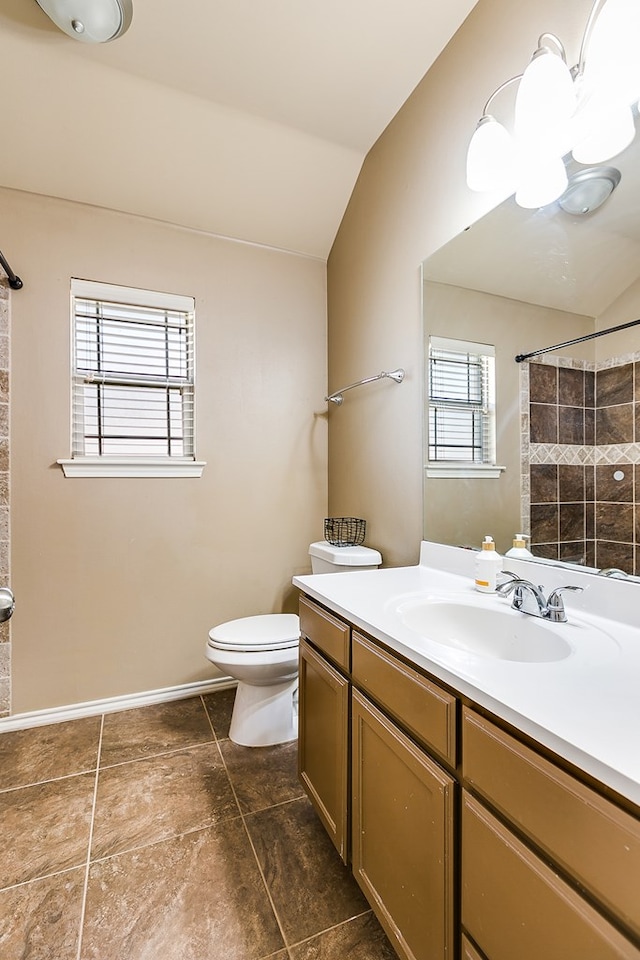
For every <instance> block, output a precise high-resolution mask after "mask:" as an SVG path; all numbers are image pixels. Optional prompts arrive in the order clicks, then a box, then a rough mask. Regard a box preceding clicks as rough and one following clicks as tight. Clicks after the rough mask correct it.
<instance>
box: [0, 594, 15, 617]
mask: <svg viewBox="0 0 640 960" xmlns="http://www.w3.org/2000/svg"><path fill="white" fill-rule="evenodd" d="M15 605H16V598H15V597H14V595H13V591H12V590H10V589H9V587H0V623H4V621H5V620H8V619H9V618H10V617H11V615H12V614H13V611H14V608H15Z"/></svg>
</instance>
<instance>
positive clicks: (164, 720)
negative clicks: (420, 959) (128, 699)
mask: <svg viewBox="0 0 640 960" xmlns="http://www.w3.org/2000/svg"><path fill="white" fill-rule="evenodd" d="M233 695H234V691H233V690H227V691H221V692H219V693H214V694H209V695H208V696H205V697H194V698H191V699H188V700H181V701H179V702H174V703H166V704H158V705H154V706H147V707H140V708H138V709H135V710H127V711H123V712H121V713H109V714H105V715H104V716H102V717H90V718H85V719H81V720H73V721H70V722H65V723H58V724H52V725H50V726H46V727H36V728H32V729H29V730H20V731H12V732H8V733H3V734H0V825H1V827H0V829H1V832H0V957H2V960H158V958H161V960H267V958H268V960H344V958H347V957H348V958H349V960H396V954H395V953H394V951H393V950H392V949H391V946H390V944H389V942H388V940H387V939H386V937H385V935H384V933H383V932H382V930H381V928H380V926H379V924H378V922H377V920H376V919H375V917H374V916H373V914H372V913H371V911H370V910H369V908H368V905H367V903H366V901H365V900H364V898H363V896H362V894H361V893H360V891H359V889H358V887H357V885H356V883H355V881H354V880H353V878H352V877H351V875H350V873H349V872H348V871H347V870H346V868H345V867H343V865H342V863H341V862H340V860H339V858H338V856H337V854H336V852H335V850H334V848H333V846H332V845H331V842H330V841H329V839H328V837H327V836H326V834H325V832H324V830H323V828H322V827H321V826H320V823H319V821H318V820H317V818H316V816H315V814H314V812H313V810H312V809H311V806H310V804H309V802H308V801H307V799H306V797H305V796H304V795H303V793H302V790H301V788H300V785H299V783H298V780H297V776H296V744H295V743H293V744H285V745H282V746H277V747H265V748H260V749H248V748H246V747H238V746H237V745H236V744H234V743H232V742H231V741H230V740H229V739H228V729H229V720H230V715H231V707H232V704H233Z"/></svg>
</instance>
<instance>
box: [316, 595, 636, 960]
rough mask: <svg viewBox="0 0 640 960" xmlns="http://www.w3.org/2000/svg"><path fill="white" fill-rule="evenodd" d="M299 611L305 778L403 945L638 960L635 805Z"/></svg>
mask: <svg viewBox="0 0 640 960" xmlns="http://www.w3.org/2000/svg"><path fill="white" fill-rule="evenodd" d="M300 620H301V628H302V635H303V639H302V641H301V648H300V657H301V660H300V747H299V755H300V775H301V779H302V782H303V784H304V786H305V789H306V791H307V794H308V795H309V797H310V798H311V800H312V802H313V804H314V805H315V808H316V810H317V811H318V814H319V815H320V817H321V819H322V821H323V823H324V824H325V826H326V828H327V830H328V832H329V834H330V835H331V837H332V838H333V841H334V843H335V845H336V847H337V849H338V850H339V852H340V855H341V856H342V858H343V860H344V861H345V863H351V865H352V869H353V872H354V875H355V877H356V879H357V881H358V883H359V885H360V887H361V888H362V890H363V892H364V894H365V896H366V897H367V899H368V901H369V903H370V904H371V906H372V908H373V910H374V912H375V914H376V916H377V917H378V919H379V920H380V923H381V924H382V926H383V927H384V929H385V931H386V933H387V935H388V937H389V939H390V941H391V943H392V944H393V946H394V949H395V950H396V953H397V954H398V956H399V957H400V958H402V960H640V819H639V817H638V813H637V810H636V809H635V808H634V807H633V805H632V804H626V805H624V806H623V805H622V804H618V803H616V801H615V798H614V797H612V795H611V793H610V791H600V790H599V789H598V785H597V784H595V783H593V782H592V781H589V780H587V778H586V777H584V776H581V775H580V773H579V772H576V775H574V773H573V772H570V771H568V770H567V769H566V766H567V765H566V764H563V763H556V762H554V760H553V758H552V757H549V756H548V755H547V754H546V751H544V750H543V749H542V748H540V749H537V748H536V745H535V744H531V743H530V741H527V742H526V743H525V742H523V741H525V740H527V738H526V737H525V736H524V735H518V733H517V731H510V732H507V731H506V730H505V729H503V724H502V723H501V722H500V721H498V722H494V721H493V720H492V719H490V718H487V717H486V716H485V715H484V713H483V711H482V708H479V707H478V708H476V705H475V704H473V703H470V702H469V701H467V702H466V704H465V705H464V706H463V705H462V704H461V702H460V700H461V699H462V697H456V696H455V694H454V693H452V692H450V691H447V690H445V689H444V688H443V687H442V686H441V685H440V684H439V683H437V682H435V681H434V680H433V679H431V678H430V677H428V676H425V674H424V672H422V671H421V670H419V669H416V668H414V667H413V666H412V665H410V664H408V663H406V662H404V660H402V659H401V658H400V657H399V656H396V655H395V654H394V653H393V651H391V650H389V649H388V648H386V647H385V646H384V645H382V644H379V643H377V642H376V641H374V640H372V639H371V638H370V637H367V636H365V635H363V634H362V633H360V631H359V630H357V629H356V628H355V627H351V625H350V624H348V623H347V622H346V621H343V620H341V619H340V618H339V617H335V616H334V615H333V614H331V613H329V612H328V611H326V610H324V609H323V608H322V607H321V606H320V605H319V604H316V603H314V602H313V601H311V600H309V599H308V598H307V597H303V598H302V599H301V604H300ZM605 794H606V795H605Z"/></svg>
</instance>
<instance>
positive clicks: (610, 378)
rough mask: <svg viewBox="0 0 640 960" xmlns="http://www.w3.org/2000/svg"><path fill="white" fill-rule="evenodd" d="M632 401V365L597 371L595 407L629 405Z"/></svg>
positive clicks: (626, 364) (627, 364)
mask: <svg viewBox="0 0 640 960" xmlns="http://www.w3.org/2000/svg"><path fill="white" fill-rule="evenodd" d="M632 400H633V364H631V363H625V364H623V365H621V366H618V367H608V368H606V369H605V370H598V372H597V374H596V405H597V406H598V407H609V406H612V405H614V404H620V403H631V401H632Z"/></svg>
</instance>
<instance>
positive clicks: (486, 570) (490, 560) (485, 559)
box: [475, 537, 502, 593]
mask: <svg viewBox="0 0 640 960" xmlns="http://www.w3.org/2000/svg"><path fill="white" fill-rule="evenodd" d="M500 570H502V557H501V556H500V554H499V553H497V552H496V545H495V543H494V542H493V537H485V538H484V540H483V541H482V549H481V550H479V551H478V553H477V554H476V576H475V587H476V590H479V591H480V592H481V593H493V592H494V591H495V589H496V586H497V577H498V573H499V572H500Z"/></svg>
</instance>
